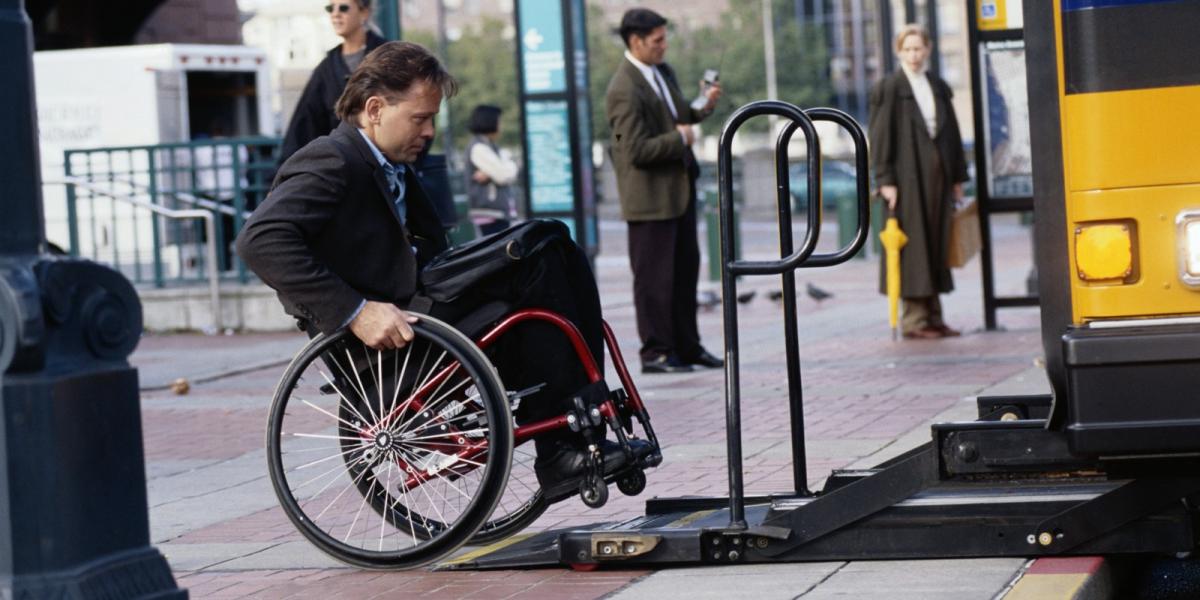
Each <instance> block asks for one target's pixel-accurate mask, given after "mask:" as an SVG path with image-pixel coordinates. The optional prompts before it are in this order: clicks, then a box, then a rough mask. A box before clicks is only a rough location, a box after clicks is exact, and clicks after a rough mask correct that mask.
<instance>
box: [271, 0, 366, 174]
mask: <svg viewBox="0 0 1200 600" xmlns="http://www.w3.org/2000/svg"><path fill="white" fill-rule="evenodd" d="M325 12H327V13H329V24H330V25H332V26H333V32H334V33H336V34H337V35H338V36H340V37H341V38H342V43H341V44H339V45H338V46H337V47H335V48H333V49H331V50H330V51H329V52H328V53H327V54H326V55H325V58H324V60H322V61H321V63H320V64H318V65H317V68H316V69H314V70H313V73H312V76H311V77H310V78H309V80H308V84H307V85H305V86H304V93H303V94H302V95H301V96H300V102H298V103H297V104H296V110H295V112H293V113H292V120H291V121H290V122H289V123H288V128H287V132H286V133H285V134H284V136H283V145H282V147H281V148H280V149H279V164H281V165H282V164H283V163H284V161H286V160H287V159H288V157H290V156H291V155H292V154H294V153H295V152H296V151H297V150H299V149H300V148H302V147H304V145H305V144H307V143H309V142H311V141H313V140H315V139H317V138H318V137H320V136H323V135H328V134H329V132H331V131H333V130H334V129H335V128H336V127H337V126H338V122H339V121H338V118H337V115H336V114H334V104H336V103H337V100H338V97H340V96H341V95H342V90H344V89H345V88H346V80H348V79H350V74H351V73H353V72H354V69H355V68H357V67H358V65H359V63H361V62H362V60H363V57H365V56H366V55H367V54H368V53H369V52H371V51H372V50H374V49H375V48H377V47H379V46H380V45H381V44H383V43H384V41H386V40H384V39H383V38H382V37H380V36H379V35H376V34H375V32H373V31H371V30H370V29H369V28H368V27H367V24H368V23H370V22H371V0H331V2H330V3H329V4H326V5H325Z"/></svg>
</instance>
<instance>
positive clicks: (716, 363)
mask: <svg viewBox="0 0 1200 600" xmlns="http://www.w3.org/2000/svg"><path fill="white" fill-rule="evenodd" d="M685 362H687V363H688V364H690V365H693V366H696V367H703V368H705V369H720V368H721V367H723V366H725V361H724V360H722V359H720V358H717V357H715V356H713V355H712V354H711V353H709V351H708V350H705V349H704V348H701V349H700V354H697V355H696V356H695V358H692V359H691V360H688V361H685Z"/></svg>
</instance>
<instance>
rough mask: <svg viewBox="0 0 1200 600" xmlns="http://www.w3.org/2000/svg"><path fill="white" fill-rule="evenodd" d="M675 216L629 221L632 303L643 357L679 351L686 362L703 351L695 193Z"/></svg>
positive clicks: (649, 357) (677, 353) (650, 357)
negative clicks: (698, 308) (698, 315)
mask: <svg viewBox="0 0 1200 600" xmlns="http://www.w3.org/2000/svg"><path fill="white" fill-rule="evenodd" d="M695 191H696V189H695V184H694V182H693V184H692V186H691V196H692V198H691V201H689V202H688V207H687V210H686V211H684V213H683V214H682V215H680V216H679V217H677V218H674V219H667V220H664V221H634V222H630V223H629V264H630V266H631V267H632V268H633V306H634V309H635V310H636V312H637V327H638V336H640V337H641V339H642V348H641V352H640V354H641V356H642V359H643V360H647V359H652V358H654V357H656V356H658V355H660V354H668V353H672V352H673V353H675V354H676V355H678V356H679V358H681V359H683V360H692V359H694V358H696V357H697V356H698V355H699V354H700V351H701V347H700V331H699V327H698V326H697V324H696V286H697V280H698V279H699V277H700V245H699V242H698V240H697V239H696V193H695Z"/></svg>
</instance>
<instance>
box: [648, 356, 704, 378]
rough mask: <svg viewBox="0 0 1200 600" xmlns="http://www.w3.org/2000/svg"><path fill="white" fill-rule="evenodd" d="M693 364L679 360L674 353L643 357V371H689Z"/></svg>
mask: <svg viewBox="0 0 1200 600" xmlns="http://www.w3.org/2000/svg"><path fill="white" fill-rule="evenodd" d="M691 370H692V366H691V365H689V364H687V363H685V362H683V361H682V360H679V357H678V356H675V355H674V354H659V355H658V356H655V357H654V358H651V359H645V358H643V359H642V372H643V373H687V372H689V371H691Z"/></svg>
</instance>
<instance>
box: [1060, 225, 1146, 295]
mask: <svg viewBox="0 0 1200 600" xmlns="http://www.w3.org/2000/svg"><path fill="white" fill-rule="evenodd" d="M1133 251H1134V248H1133V233H1132V225H1131V224H1129V223H1124V222H1120V223H1113V222H1104V223H1085V224H1080V225H1078V226H1077V227H1076V228H1075V262H1076V264H1077V265H1078V267H1079V278H1080V279H1082V280H1084V281H1087V282H1091V283H1099V282H1105V283H1117V282H1121V281H1123V280H1128V279H1129V278H1130V276H1131V275H1132V274H1133Z"/></svg>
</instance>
